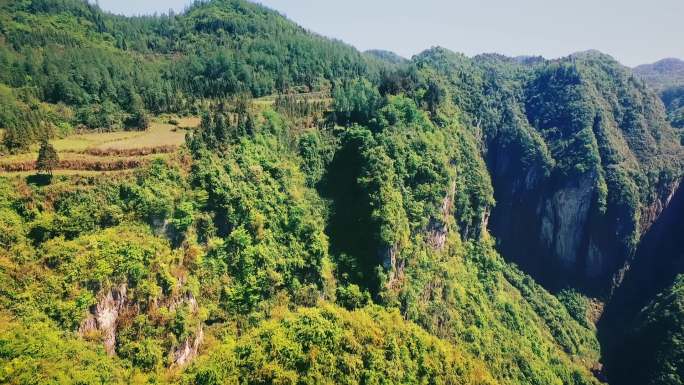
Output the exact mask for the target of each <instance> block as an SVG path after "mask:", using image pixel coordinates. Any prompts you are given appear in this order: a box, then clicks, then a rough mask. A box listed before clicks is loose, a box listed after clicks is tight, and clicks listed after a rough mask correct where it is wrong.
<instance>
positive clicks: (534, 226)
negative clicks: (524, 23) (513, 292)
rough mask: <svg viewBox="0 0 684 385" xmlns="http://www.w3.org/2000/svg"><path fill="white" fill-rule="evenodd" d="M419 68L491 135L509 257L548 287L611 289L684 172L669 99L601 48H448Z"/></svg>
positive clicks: (487, 142) (489, 157)
mask: <svg viewBox="0 0 684 385" xmlns="http://www.w3.org/2000/svg"><path fill="white" fill-rule="evenodd" d="M416 63H417V65H418V66H419V67H420V68H424V69H425V70H426V71H427V73H428V74H430V75H428V76H432V75H431V74H432V71H435V72H436V73H437V74H438V78H439V77H441V79H440V80H441V82H442V83H441V84H442V87H443V88H444V90H445V91H444V95H445V96H444V97H448V96H451V98H452V100H453V104H454V105H456V106H457V107H458V108H460V109H462V110H463V112H464V118H465V120H466V124H468V125H469V126H471V127H474V129H475V132H477V133H478V135H479V136H480V140H481V142H482V146H483V153H484V154H485V159H486V162H487V166H488V169H489V173H490V175H491V178H492V183H493V187H494V197H495V200H496V201H497V204H496V206H495V207H494V209H493V211H492V214H491V219H490V228H491V230H492V233H493V234H494V235H495V236H496V237H497V238H498V239H499V241H500V247H501V251H502V253H503V255H505V256H506V257H507V258H509V259H511V260H513V261H515V262H516V263H519V264H520V265H521V266H522V267H523V268H524V269H525V270H527V271H529V272H530V273H531V274H532V275H533V276H534V277H535V278H537V279H539V280H541V282H544V283H545V284H546V285H547V286H548V287H551V288H554V289H561V288H563V287H564V286H565V285H568V284H570V285H572V286H575V287H585V288H586V289H588V290H590V291H594V292H595V293H600V292H601V291H603V292H604V293H605V292H608V291H610V290H611V288H612V286H613V284H614V278H615V277H616V275H619V274H620V272H621V270H622V269H623V268H624V267H625V266H626V265H628V264H629V262H630V260H631V258H632V257H633V255H634V252H635V248H636V245H637V244H638V242H639V239H640V238H641V236H642V234H644V232H645V231H646V230H647V229H648V228H649V227H650V225H651V224H652V222H653V221H654V220H655V219H656V218H657V217H658V216H659V214H660V212H661V211H662V209H663V208H664V207H666V206H667V204H668V202H669V199H670V198H671V196H672V194H673V191H674V189H675V188H676V186H677V184H678V181H679V180H680V178H681V167H682V154H683V153H682V148H681V146H680V144H679V143H678V138H677V133H676V132H675V131H674V130H673V129H672V128H671V127H670V126H669V125H668V123H667V121H666V119H665V115H664V112H663V110H662V107H661V106H660V104H659V102H658V99H657V96H656V95H655V94H653V93H652V92H650V91H649V90H648V89H646V88H645V87H644V86H643V85H641V84H640V83H639V82H638V81H637V80H636V79H634V78H633V77H632V76H631V74H630V72H629V70H628V69H626V68H624V67H623V66H621V65H620V64H619V63H617V62H616V61H615V60H613V59H612V58H610V57H609V56H607V55H603V54H600V53H596V52H591V51H590V52H586V53H579V54H575V55H572V56H570V57H568V58H564V59H559V60H554V61H543V62H539V63H537V64H533V65H520V64H518V62H517V61H515V60H514V59H510V58H506V57H503V56H496V55H484V56H479V57H476V58H474V59H472V60H471V59H468V58H466V57H464V56H461V55H457V54H454V53H451V52H449V51H446V50H443V49H440V48H437V49H433V50H430V51H426V52H424V53H423V54H421V55H419V56H418V57H417V59H416ZM430 81H434V80H430ZM596 290H598V292H596Z"/></svg>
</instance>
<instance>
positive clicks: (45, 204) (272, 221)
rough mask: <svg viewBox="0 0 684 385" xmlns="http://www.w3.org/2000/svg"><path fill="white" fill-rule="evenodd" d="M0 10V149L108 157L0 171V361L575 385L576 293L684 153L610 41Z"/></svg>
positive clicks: (91, 379)
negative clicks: (487, 40) (342, 39)
mask: <svg viewBox="0 0 684 385" xmlns="http://www.w3.org/2000/svg"><path fill="white" fill-rule="evenodd" d="M0 24H1V25H2V27H0V35H1V36H0V107H2V108H0V127H3V129H4V130H3V139H2V140H3V148H2V150H1V151H2V153H3V158H2V161H0V168H2V169H4V170H9V168H11V167H18V166H17V165H20V166H21V165H24V166H26V168H21V167H19V168H18V169H17V170H18V171H30V170H34V168H35V167H36V166H37V167H38V169H41V170H45V171H46V172H49V173H51V174H52V170H53V169H55V168H56V164H57V158H56V155H57V153H59V167H60V168H65V169H69V170H67V171H75V170H81V169H83V170H93V169H96V170H122V169H131V170H130V171H129V172H126V173H123V172H121V173H109V174H91V173H82V174H79V173H76V174H73V173H61V172H59V173H55V175H52V177H51V178H42V177H40V176H35V175H31V176H27V177H24V175H14V176H13V177H7V176H5V177H0V382H2V383H9V384H48V383H65V384H69V383H73V384H102V383H122V384H123V383H127V384H131V383H135V384H143V383H177V384H188V385H190V384H195V385H198V384H202V385H210V384H225V383H240V384H270V383H276V384H295V383H296V384H309V383H310V384H314V383H344V384H358V383H363V384H386V383H397V384H398V383H401V384H404V383H408V384H428V383H429V384H521V385H522V384H540V385H542V384H544V385H547V384H554V385H556V384H557V385H561V384H563V385H573V384H574V385H580V384H582V385H588V384H599V383H600V377H601V376H600V374H601V373H600V370H599V369H600V364H599V362H600V361H601V359H602V357H601V352H600V347H599V341H598V339H597V332H596V328H595V326H594V325H593V324H592V320H593V318H594V315H593V314H592V315H591V317H590V316H589V314H588V313H589V312H590V311H591V310H592V309H590V308H589V307H590V306H591V305H593V304H595V302H591V301H590V300H589V298H588V297H587V296H585V294H586V292H587V291H589V292H590V293H598V294H604V293H606V292H607V289H610V287H609V286H610V285H611V284H614V283H616V282H618V281H619V279H615V278H616V277H618V275H617V273H618V272H619V270H618V269H620V268H622V267H623V266H624V265H625V264H626V263H629V262H630V258H631V256H632V255H633V254H634V250H635V248H636V247H637V244H638V241H639V239H640V236H641V235H642V233H643V231H644V230H645V229H646V228H648V226H649V225H650V224H651V222H653V221H654V220H655V219H656V217H657V216H658V215H659V214H660V212H656V211H658V208H659V207H662V202H663V199H664V197H667V195H668V194H671V193H672V191H671V190H672V189H673V188H674V187H673V186H674V185H675V184H676V183H675V182H676V181H677V180H678V179H679V178H680V177H681V175H682V160H683V159H684V156H683V153H682V149H681V146H680V145H679V143H678V139H677V136H676V135H677V133H676V131H675V130H673V128H672V127H671V126H670V125H669V124H668V122H667V120H666V116H665V114H664V112H663V111H662V108H661V107H659V106H660V104H658V102H657V101H656V96H655V94H653V93H652V92H650V91H649V90H648V89H647V88H646V87H645V86H644V84H643V83H642V82H640V81H639V80H636V79H635V78H634V77H633V76H632V75H631V74H630V72H629V71H628V70H626V69H625V68H623V67H622V66H620V65H619V64H618V63H617V62H615V61H614V60H613V59H611V58H610V57H607V56H605V55H602V54H600V53H596V52H586V53H580V54H576V55H573V56H570V57H568V58H564V59H559V60H554V61H545V60H543V59H529V60H515V59H510V58H506V57H503V56H499V55H482V56H478V57H475V58H467V57H465V56H463V55H459V54H455V53H452V52H450V51H448V50H445V49H441V48H433V49H430V50H427V51H425V52H423V53H421V54H420V55H417V56H416V57H414V58H413V59H412V60H405V59H402V58H399V57H397V56H396V55H393V54H391V53H388V52H384V51H372V52H367V53H364V54H362V53H359V52H357V51H356V50H354V49H353V48H351V47H349V46H346V45H344V44H342V43H339V42H335V41H331V40H328V39H325V38H323V37H320V36H317V35H315V34H313V33H310V32H307V31H305V30H303V29H302V28H300V27H298V26H297V25H295V24H294V23H292V22H290V21H288V20H286V19H285V18H283V17H281V16H280V15H279V14H277V13H276V12H274V11H271V10H268V9H266V8H264V7H262V6H259V5H257V4H254V3H251V2H246V1H241V0H213V1H206V2H205V1H202V2H197V3H195V4H194V5H192V6H191V7H190V8H189V9H188V10H187V12H184V13H183V14H181V15H174V14H171V15H162V16H155V17H135V18H126V17H122V16H114V15H110V14H107V13H103V12H102V11H101V10H99V9H98V7H97V6H94V5H90V4H88V3H87V2H85V1H79V0H21V1H9V2H8V1H5V2H3V1H0ZM673 100H674V99H673ZM150 116H154V118H150ZM189 116H192V117H194V118H189ZM198 116H199V117H200V118H197V117H198ZM122 130H123V131H122ZM48 140H50V142H48ZM38 142H41V143H42V145H41V146H40V147H39V146H38V145H37V143H38ZM49 143H51V144H49ZM10 153H11V154H10ZM36 155H39V156H38V158H39V160H38V162H35V159H36ZM36 163H37V164H36ZM22 167H23V166H22ZM60 171H63V170H60ZM659 204H660V205H661V206H658V205H659ZM654 208H655V209H654ZM490 218H491V219H490ZM490 229H491V230H492V232H491V233H490ZM499 251H500V252H501V254H499ZM510 261H515V262H518V263H519V264H520V266H521V268H520V269H519V268H518V267H517V266H515V265H514V264H513V263H511V262H510ZM528 273H531V275H528ZM537 280H539V281H541V282H542V283H543V284H545V287H550V288H565V287H567V289H566V290H563V291H559V292H558V293H557V294H556V295H553V294H551V293H550V292H549V291H547V290H546V289H545V287H542V286H541V285H540V284H539V283H537ZM680 281H681V280H680ZM680 286H681V282H679V283H677V284H676V285H675V286H674V287H673V288H672V289H669V290H668V291H667V292H666V293H665V294H663V295H662V296H660V297H658V299H657V300H656V301H654V302H653V303H652V304H651V305H649V307H647V308H646V309H644V311H643V312H642V316H641V318H639V323H638V325H636V326H637V328H636V329H635V330H636V331H637V332H635V337H634V338H635V341H636V340H637V339H638V338H642V337H643V338H648V339H649V340H648V343H652V344H654V345H653V346H650V347H652V348H654V349H652V350H653V351H658V352H661V353H659V354H658V355H657V356H656V357H654V358H653V362H652V363H651V364H649V366H648V369H647V370H648V372H644V373H647V374H645V377H644V381H647V380H650V381H652V383H656V382H658V381H661V382H666V383H667V381H670V383H673V384H675V383H677V382H674V380H675V379H676V378H677V377H676V376H677V375H678V373H679V372H678V371H681V368H680V366H681V365H680V361H681V360H679V358H680V357H681V351H682V347H681V346H680V345H681V344H679V343H678V342H677V341H678V339H680V336H679V335H678V334H677V333H678V330H679V329H680V328H681V322H679V321H680V320H679V319H678V317H679V316H678V314H677V311H678V308H677V306H679V305H680V302H681V301H679V297H678V295H679V294H680V293H679V292H680V291H681V290H679V287H680ZM605 298H607V297H605ZM680 307H681V306H680ZM679 310H681V309H679ZM665 326H666V327H665ZM680 334H681V333H680ZM655 345H657V346H655ZM661 348H662V349H661ZM645 370H646V369H645ZM597 374H599V375H597ZM616 378H617V377H616ZM666 379H667V380H666Z"/></svg>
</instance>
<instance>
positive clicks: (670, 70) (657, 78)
mask: <svg viewBox="0 0 684 385" xmlns="http://www.w3.org/2000/svg"><path fill="white" fill-rule="evenodd" d="M634 73H635V74H637V75H638V76H639V77H641V78H643V79H644V81H646V82H647V83H648V84H650V85H651V86H652V87H653V88H654V89H655V90H656V91H663V90H665V89H667V88H670V87H672V86H682V85H684V60H680V59H675V58H668V59H662V60H659V61H657V62H655V63H652V64H642V65H640V66H637V67H635V68H634Z"/></svg>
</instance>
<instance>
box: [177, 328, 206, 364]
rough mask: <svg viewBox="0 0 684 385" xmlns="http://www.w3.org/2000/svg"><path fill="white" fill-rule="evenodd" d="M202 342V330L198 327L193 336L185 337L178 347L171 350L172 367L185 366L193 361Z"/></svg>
mask: <svg viewBox="0 0 684 385" xmlns="http://www.w3.org/2000/svg"><path fill="white" fill-rule="evenodd" d="M202 341H204V330H202V326H200V327H199V328H198V329H197V332H196V333H195V335H193V336H190V337H187V338H186V339H185V340H184V341H183V343H182V344H180V346H177V347H176V348H174V349H173V352H172V354H171V355H172V357H173V365H174V366H185V365H186V364H188V363H190V362H191V361H192V360H193V359H195V357H197V352H198V351H199V348H200V345H201V344H202Z"/></svg>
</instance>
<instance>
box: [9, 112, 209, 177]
mask: <svg viewBox="0 0 684 385" xmlns="http://www.w3.org/2000/svg"><path fill="white" fill-rule="evenodd" d="M177 121H178V125H172V124H168V123H165V122H164V121H163V120H162V119H157V120H155V121H153V122H152V123H151V124H150V128H149V129H147V130H146V131H119V132H101V133H97V132H89V133H83V134H76V135H71V136H68V137H66V138H62V139H56V140H54V141H52V144H53V146H54V147H55V149H56V150H57V152H58V154H59V159H60V162H59V163H60V164H59V166H58V167H57V169H56V170H55V173H56V174H64V175H67V174H75V173H77V174H81V173H93V172H107V171H122V170H130V169H134V168H137V167H140V166H142V165H143V164H146V163H148V162H149V161H151V160H152V159H155V158H158V157H166V156H169V154H171V153H173V152H174V151H176V150H177V149H178V147H180V146H181V145H182V144H183V143H184V142H185V134H186V132H187V131H188V130H189V129H193V128H195V127H197V126H198V125H199V123H200V120H199V118H196V117H191V118H182V119H177ZM37 157H38V146H33V147H32V148H31V151H29V152H26V153H21V154H16V155H8V156H4V157H2V158H0V175H22V174H31V173H33V172H34V171H35V168H36V158H37Z"/></svg>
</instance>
